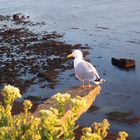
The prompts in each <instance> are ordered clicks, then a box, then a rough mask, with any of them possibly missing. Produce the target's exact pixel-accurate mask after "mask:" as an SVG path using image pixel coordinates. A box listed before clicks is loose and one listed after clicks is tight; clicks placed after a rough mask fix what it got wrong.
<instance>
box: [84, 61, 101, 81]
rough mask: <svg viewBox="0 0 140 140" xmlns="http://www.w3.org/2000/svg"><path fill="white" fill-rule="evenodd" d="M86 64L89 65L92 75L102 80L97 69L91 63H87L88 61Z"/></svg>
mask: <svg viewBox="0 0 140 140" xmlns="http://www.w3.org/2000/svg"><path fill="white" fill-rule="evenodd" d="M85 62H86V64H87V66H88V67H89V69H90V71H91V73H93V74H95V75H96V77H97V78H99V79H100V76H99V74H98V72H97V70H96V68H95V67H94V66H93V65H92V64H91V63H89V62H87V61H85Z"/></svg>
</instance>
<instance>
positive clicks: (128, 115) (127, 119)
mask: <svg viewBox="0 0 140 140" xmlns="http://www.w3.org/2000/svg"><path fill="white" fill-rule="evenodd" d="M107 116H108V119H109V120H111V121H117V122H121V123H126V124H129V125H134V124H137V123H138V122H139V121H140V116H135V115H134V113H133V112H132V111H128V112H119V111H114V112H110V113H108V114H107Z"/></svg>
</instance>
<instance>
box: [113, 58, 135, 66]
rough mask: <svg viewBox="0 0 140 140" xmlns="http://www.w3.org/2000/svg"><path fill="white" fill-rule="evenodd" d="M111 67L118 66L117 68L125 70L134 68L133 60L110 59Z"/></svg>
mask: <svg viewBox="0 0 140 140" xmlns="http://www.w3.org/2000/svg"><path fill="white" fill-rule="evenodd" d="M112 65H115V66H118V67H119V68H125V69H129V68H134V67H135V60H132V59H125V58H120V59H116V58H113V57H112Z"/></svg>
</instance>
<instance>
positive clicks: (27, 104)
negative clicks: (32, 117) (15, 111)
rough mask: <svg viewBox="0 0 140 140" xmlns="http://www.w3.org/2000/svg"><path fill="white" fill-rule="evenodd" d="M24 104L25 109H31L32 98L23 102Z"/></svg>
mask: <svg viewBox="0 0 140 140" xmlns="http://www.w3.org/2000/svg"><path fill="white" fill-rule="evenodd" d="M23 105H24V108H25V109H28V110H29V109H31V107H32V105H33V104H32V102H31V101H30V100H25V101H24V102H23Z"/></svg>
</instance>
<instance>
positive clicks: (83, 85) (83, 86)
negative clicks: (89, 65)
mask: <svg viewBox="0 0 140 140" xmlns="http://www.w3.org/2000/svg"><path fill="white" fill-rule="evenodd" d="M81 87H82V88H85V87H86V86H85V84H84V80H82V86H81Z"/></svg>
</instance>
